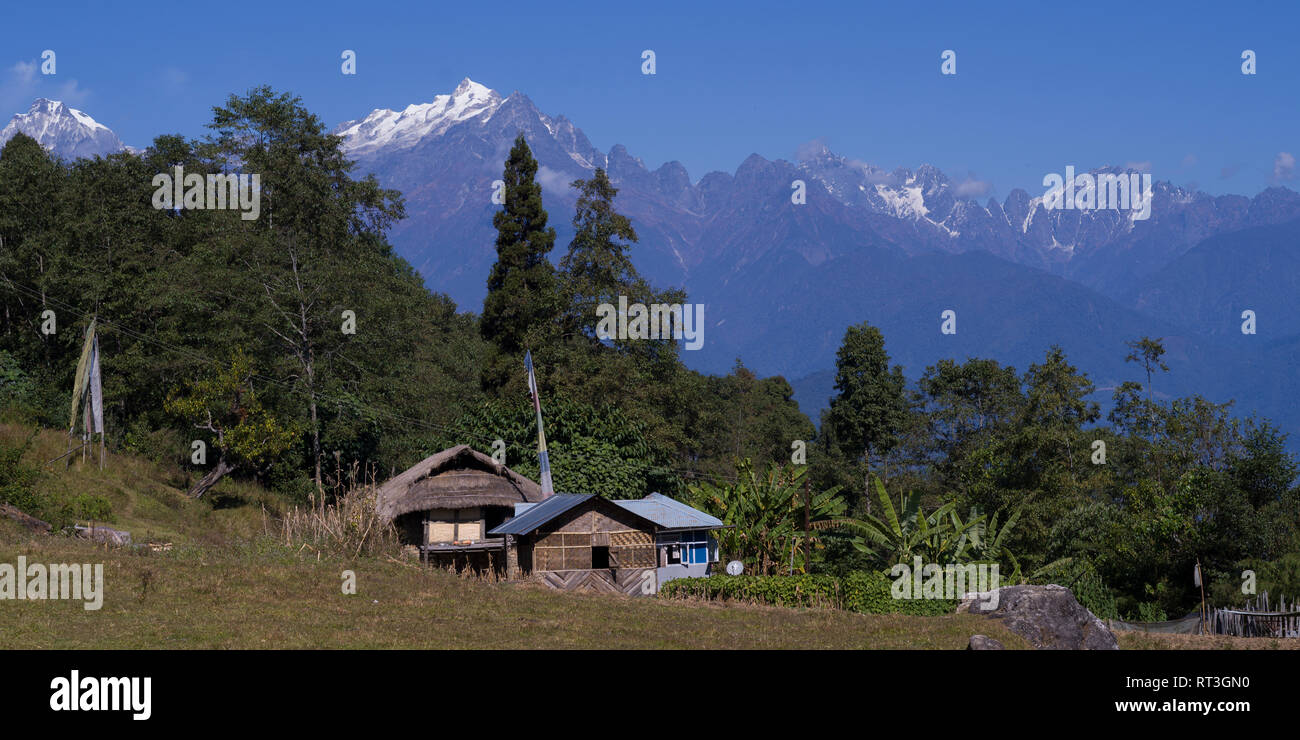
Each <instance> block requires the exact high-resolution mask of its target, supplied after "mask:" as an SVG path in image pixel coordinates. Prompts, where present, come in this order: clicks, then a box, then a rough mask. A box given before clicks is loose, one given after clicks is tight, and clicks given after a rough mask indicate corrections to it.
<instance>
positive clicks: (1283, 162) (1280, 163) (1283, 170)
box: [1273, 152, 1295, 182]
mask: <svg viewBox="0 0 1300 740" xmlns="http://www.w3.org/2000/svg"><path fill="white" fill-rule="evenodd" d="M1294 179H1295V155H1293V154H1291V152H1278V153H1277V156H1276V157H1274V158H1273V182H1283V181H1286V180H1294Z"/></svg>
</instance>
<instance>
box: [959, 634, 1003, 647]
mask: <svg viewBox="0 0 1300 740" xmlns="http://www.w3.org/2000/svg"><path fill="white" fill-rule="evenodd" d="M966 649H967V650H1003V649H1004V648H1003V647H1002V643H1000V642H998V641H997V640H994V639H993V638H992V637H989V636H988V635H971V636H970V644H969V645H967V646H966Z"/></svg>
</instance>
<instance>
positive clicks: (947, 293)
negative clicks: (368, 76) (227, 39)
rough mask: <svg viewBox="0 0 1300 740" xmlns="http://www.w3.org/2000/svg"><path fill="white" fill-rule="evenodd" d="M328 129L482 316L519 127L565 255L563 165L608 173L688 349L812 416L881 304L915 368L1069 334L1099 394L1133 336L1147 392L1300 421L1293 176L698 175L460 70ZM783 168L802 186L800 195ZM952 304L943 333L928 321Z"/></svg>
mask: <svg viewBox="0 0 1300 740" xmlns="http://www.w3.org/2000/svg"><path fill="white" fill-rule="evenodd" d="M336 132H337V133H339V134H340V135H342V136H343V137H344V140H345V143H344V146H345V151H346V152H348V153H349V154H350V155H351V156H353V157H354V158H356V159H357V161H358V164H359V171H360V172H362V173H365V172H374V173H375V174H376V175H377V176H378V177H379V179H380V181H381V182H382V183H384V184H385V185H386V186H388V187H396V188H399V189H401V190H402V191H403V193H404V194H405V196H406V202H407V211H408V218H407V219H406V220H405V221H403V222H402V223H401V224H399V225H398V226H397V227H396V228H395V230H394V232H393V235H392V238H393V241H394V244H395V245H396V247H397V249H398V251H399V253H400V254H402V255H403V256H404V257H406V258H407V259H408V260H409V261H410V262H411V263H412V264H413V265H415V267H416V268H417V269H419V270H420V272H421V274H422V275H424V278H425V280H426V282H427V284H428V285H429V287H430V288H431V289H433V290H436V291H441V292H444V293H446V294H448V295H449V296H451V297H452V298H453V299H454V300H455V301H456V302H457V303H458V304H459V305H460V306H461V307H462V308H463V309H466V310H471V311H478V310H479V309H480V307H481V305H482V299H483V296H484V294H485V292H486V280H487V274H488V271H489V269H490V267H491V265H492V262H493V260H494V259H495V252H494V249H493V241H494V237H495V232H494V230H493V228H492V214H493V213H494V212H495V210H496V209H497V208H498V207H497V206H494V205H493V204H492V203H491V195H492V182H493V181H494V180H496V179H498V178H500V177H501V169H502V162H503V161H504V159H505V155H506V153H507V151H508V149H509V146H510V143H511V141H512V140H513V138H514V136H515V134H516V133H517V132H522V133H524V135H525V136H526V137H527V138H528V141H529V145H530V146H531V147H532V149H533V152H534V155H535V156H536V157H537V159H538V161H539V164H540V169H539V172H538V180H539V182H540V183H541V184H542V188H543V197H544V200H545V205H546V208H547V210H548V211H549V213H550V215H551V224H552V225H553V226H555V227H556V229H557V231H558V232H559V239H558V240H557V246H556V253H555V254H554V255H553V258H554V259H555V260H557V261H558V259H559V257H560V256H561V255H562V254H563V252H564V249H565V247H566V246H567V243H568V240H569V238H570V237H571V235H572V228H571V227H570V225H569V219H570V218H571V214H572V212H573V205H574V196H573V193H572V189H571V188H570V187H569V183H570V182H571V181H572V180H574V179H577V178H582V177H589V176H590V175H591V173H592V172H593V170H594V169H595V168H596V167H603V168H605V169H606V170H607V171H608V173H609V175H610V178H611V180H613V182H614V183H615V185H616V186H617V187H618V188H619V190H620V192H619V196H618V200H617V204H616V205H617V207H618V208H619V210H620V211H621V212H623V213H625V214H626V215H628V216H629V217H630V218H631V219H632V221H633V224H634V226H635V227H636V229H637V232H638V234H639V235H640V237H641V239H640V242H639V244H638V245H637V246H636V247H635V248H634V249H633V260H634V262H635V263H636V265H637V267H638V269H640V270H641V272H642V274H644V275H646V276H647V277H648V278H649V279H651V281H652V282H654V283H655V284H656V285H658V286H659V287H668V286H684V287H685V288H686V289H687V291H688V294H689V296H690V298H691V300H692V301H693V302H697V303H704V304H705V307H706V310H705V345H704V349H702V350H700V351H698V352H684V353H683V357H684V358H685V360H686V362H687V363H688V364H689V365H690V366H692V367H695V368H697V369H700V370H703V371H707V372H715V373H722V372H726V371H728V370H729V369H730V368H731V366H732V365H733V364H734V362H735V360H736V358H740V359H742V360H743V361H744V363H745V364H746V365H747V366H748V367H750V368H751V369H753V370H755V371H756V372H759V373H761V374H782V375H785V376H786V377H787V378H789V379H791V380H792V382H793V385H794V386H795V388H796V394H797V397H798V399H799V401H800V404H801V407H802V408H803V409H804V410H805V412H807V413H808V414H809V415H810V416H812V417H813V418H814V420H815V419H816V418H817V414H818V411H819V409H820V408H821V407H822V406H823V405H824V403H825V400H826V398H827V397H828V396H829V392H830V386H831V382H832V376H831V375H830V374H828V371H829V370H830V369H832V368H833V367H834V355H835V351H836V349H837V348H838V346H839V343H840V340H841V339H842V338H843V334H844V329H845V328H846V327H847V326H849V325H850V324H854V323H857V322H860V321H870V322H871V323H873V324H875V325H876V326H879V327H880V328H881V330H882V331H883V332H884V334H885V339H886V346H887V349H888V350H889V352H890V354H891V355H892V356H893V358H894V360H895V361H896V362H898V363H900V364H902V365H903V366H904V367H905V368H906V371H907V373H908V375H909V376H911V377H916V376H918V375H919V374H920V373H921V372H922V371H923V370H924V368H925V367H926V366H927V365H929V364H933V363H934V362H936V361H937V360H939V359H941V358H944V357H953V358H956V359H958V360H961V359H964V358H966V357H971V356H978V357H989V358H993V359H996V360H998V361H1000V362H1003V363H1005V364H1011V365H1014V366H1016V367H1017V368H1018V369H1020V370H1024V369H1025V368H1026V367H1028V365H1029V363H1031V362H1036V361H1040V360H1041V359H1042V357H1043V355H1044V353H1045V352H1046V350H1047V348H1048V347H1049V346H1051V345H1052V344H1059V345H1061V346H1062V347H1064V348H1065V350H1066V352H1067V354H1068V355H1069V357H1070V360H1071V361H1072V362H1073V363H1074V364H1075V365H1076V366H1078V367H1080V368H1081V369H1083V370H1084V371H1086V372H1088V373H1089V375H1090V376H1091V377H1092V378H1093V380H1094V382H1096V384H1097V385H1098V386H1099V389H1101V390H1100V391H1099V395H1101V396H1103V397H1104V396H1108V395H1109V390H1110V389H1111V388H1113V387H1114V386H1115V385H1117V384H1118V383H1119V382H1122V381H1123V380H1137V379H1138V374H1137V370H1136V367H1135V366H1133V365H1131V364H1126V363H1124V360H1123V358H1124V356H1125V355H1126V354H1127V349H1126V348H1125V346H1124V342H1125V341H1126V340H1131V339H1134V338H1137V337H1141V336H1155V337H1163V338H1164V339H1165V343H1166V345H1167V347H1168V350H1169V354H1168V357H1167V361H1168V363H1169V365H1170V368H1171V371H1170V373H1168V375H1167V376H1162V377H1161V379H1160V383H1159V385H1157V392H1158V393H1160V394H1165V395H1185V394H1190V393H1200V394H1202V395H1205V396H1206V397H1208V398H1211V399H1213V400H1226V399H1228V398H1237V399H1238V401H1239V408H1240V409H1242V410H1243V411H1258V412H1260V413H1261V414H1263V415H1265V416H1269V417H1272V418H1273V419H1274V420H1275V421H1276V422H1277V423H1279V424H1280V425H1281V426H1283V428H1284V429H1285V430H1288V431H1300V409H1297V407H1296V402H1295V400H1294V399H1295V398H1296V397H1297V395H1300V393H1297V392H1298V391H1300V381H1298V380H1297V378H1296V377H1295V372H1294V365H1295V359H1294V358H1295V356H1296V353H1295V350H1296V349H1297V347H1298V346H1300V339H1297V337H1296V336H1295V334H1296V332H1295V330H1291V329H1288V328H1287V327H1290V326H1292V324H1291V323H1290V322H1291V318H1290V317H1293V316H1295V315H1296V312H1295V310H1294V309H1295V308H1297V306H1296V305H1295V303H1296V300H1297V295H1300V291H1298V290H1297V287H1298V286H1297V283H1296V280H1297V277H1296V276H1297V275H1300V272H1297V270H1296V269H1295V267H1296V266H1297V265H1296V260H1297V259H1298V257H1297V236H1300V233H1298V230H1300V226H1297V224H1298V223H1300V221H1297V219H1300V195H1298V194H1296V193H1295V192H1293V191H1291V190H1288V189H1285V188H1270V189H1269V190H1266V191H1264V192H1262V193H1260V194H1259V195H1257V196H1255V197H1254V198H1247V197H1244V196H1220V197H1213V196H1209V195H1206V194H1204V193H1199V192H1194V191H1188V190H1185V189H1182V188H1178V187H1175V186H1173V185H1171V184H1169V183H1167V182H1160V181H1157V182H1155V183H1154V184H1153V186H1152V190H1151V193H1150V195H1151V198H1152V207H1151V217H1150V218H1149V219H1146V220H1141V219H1136V218H1134V214H1133V213H1132V212H1129V211H1123V210H1093V211H1079V210H1059V209H1057V210H1048V209H1047V208H1046V207H1045V204H1044V201H1043V198H1042V197H1041V196H1031V195H1030V194H1028V193H1025V192H1024V191H1021V190H1014V191H1012V192H1011V193H1010V194H1009V195H1008V196H1007V197H1006V198H1005V199H1004V200H1003V202H1001V203H999V202H997V201H995V200H992V199H989V200H988V201H987V202H986V203H984V204H982V205H981V204H980V203H978V202H976V201H975V200H973V199H971V198H969V197H965V195H964V194H965V193H966V192H967V189H966V188H964V187H962V186H961V185H958V184H954V183H953V182H951V181H950V180H949V179H948V178H947V176H945V175H944V173H942V172H941V171H939V170H937V169H936V168H934V167H930V166H928V165H924V166H921V167H919V168H918V169H916V170H915V171H912V170H906V169H897V170H893V171H885V170H882V169H879V168H875V167H873V166H871V165H868V164H864V163H861V162H857V161H855V160H850V159H847V158H845V157H841V156H837V155H835V154H833V153H832V152H830V151H829V150H827V149H825V148H822V149H820V150H818V151H814V152H807V153H805V158H804V159H802V160H801V161H799V162H787V161H784V160H776V161H769V160H767V159H764V158H763V157H760V156H758V155H752V156H751V157H749V158H748V159H746V160H745V161H744V162H743V163H741V165H740V166H739V167H738V168H737V170H736V172H735V173H733V174H728V173H722V172H713V173H709V174H707V175H705V176H704V177H703V178H701V179H700V180H699V181H698V182H695V183H692V182H691V179H690V177H689V175H688V173H687V172H686V170H685V169H684V168H683V167H682V166H681V165H680V164H678V163H676V162H669V163H667V164H665V165H663V166H661V167H660V168H658V169H657V170H649V169H648V168H646V167H645V165H644V163H642V162H641V161H640V160H639V159H637V158H635V157H634V156H632V155H631V154H630V153H629V152H628V151H627V150H626V149H625V148H624V147H622V146H615V147H613V148H611V149H610V150H609V151H608V152H607V153H605V152H601V151H600V150H598V149H597V148H596V147H594V146H593V145H592V144H591V142H590V141H589V140H588V139H587V137H586V136H585V135H584V134H583V133H582V131H581V130H580V129H578V128H577V127H576V126H574V125H573V123H572V122H570V121H568V120H567V119H565V118H564V117H563V116H556V117H551V116H548V115H546V114H544V113H542V112H541V111H539V110H538V109H537V108H536V107H535V106H534V105H533V104H532V102H531V101H529V99H528V98H527V97H526V96H524V95H522V94H521V93H518V92H516V93H513V94H511V95H509V96H501V95H499V94H497V93H496V92H494V91H492V90H490V89H488V88H486V87H484V86H483V85H480V84H478V83H475V82H473V81H471V80H468V79H467V80H465V81H463V82H462V83H461V84H460V86H458V88H457V89H456V90H455V91H454V92H453V93H452V94H450V95H441V96H438V97H436V98H435V99H434V101H433V102H431V103H425V104H416V105H411V106H408V107H406V108H404V109H402V110H400V111H399V110H378V111H374V112H372V113H370V114H368V115H366V116H365V117H363V118H361V119H358V120H356V121H349V122H347V123H344V124H341V125H340V126H339V127H338V129H337V131H336ZM1094 172H1095V173H1099V172H1107V173H1113V174H1128V173H1129V172H1130V171H1128V170H1122V169H1119V168H1113V167H1108V168H1098V169H1096V170H1094ZM796 181H801V182H802V183H803V189H804V191H805V192H806V202H805V203H802V204H795V203H793V202H792V200H791V195H792V193H793V192H794V191H793V190H792V187H797V182H796ZM1238 306H1242V307H1256V308H1254V310H1256V312H1257V314H1258V315H1259V334H1258V335H1256V336H1253V337H1243V336H1242V335H1241V334H1240V331H1239V326H1240V319H1239V318H1238V319H1233V318H1232V317H1233V315H1234V314H1233V312H1235V315H1236V316H1239V315H1240V310H1239V309H1238V308H1237V307H1238ZM947 309H951V310H954V311H956V313H957V333H956V334H955V335H944V334H941V333H940V314H941V312H942V311H944V310H947ZM1234 321H1235V322H1236V323H1235V326H1237V327H1238V331H1237V333H1236V334H1234V333H1233V331H1232V329H1233V326H1234V323H1233V322H1234ZM1296 436H1297V437H1298V438H1300V435H1296ZM1296 441H1300V439H1297V440H1293V442H1296Z"/></svg>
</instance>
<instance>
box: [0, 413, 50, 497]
mask: <svg viewBox="0 0 1300 740" xmlns="http://www.w3.org/2000/svg"><path fill="white" fill-rule="evenodd" d="M35 438H36V435H35V434H34V433H33V435H32V436H31V437H28V438H27V441H26V442H24V443H23V444H22V446H18V447H15V446H12V445H7V444H5V443H4V441H3V440H0V504H12V505H13V506H16V507H17V508H19V509H21V510H22V511H23V512H25V513H27V514H31V515H32V516H39V514H36V513H35V512H33V509H36V508H37V499H36V481H38V480H39V479H40V471H39V470H37V469H36V468H34V467H32V466H31V465H27V464H26V463H24V462H23V455H25V454H27V450H29V449H31V446H32V441H33V440H34V439H35Z"/></svg>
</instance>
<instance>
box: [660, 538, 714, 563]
mask: <svg viewBox="0 0 1300 740" xmlns="http://www.w3.org/2000/svg"><path fill="white" fill-rule="evenodd" d="M659 545H660V547H662V548H663V549H664V552H665V555H666V557H665V561H666V562H667V563H668V564H669V565H679V564H680V565H697V564H705V563H712V562H716V561H717V559H718V555H717V543H716V541H715V540H713V538H711V537H709V532H708V530H704V529H693V530H687V531H685V532H672V533H666V534H661V535H659Z"/></svg>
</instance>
